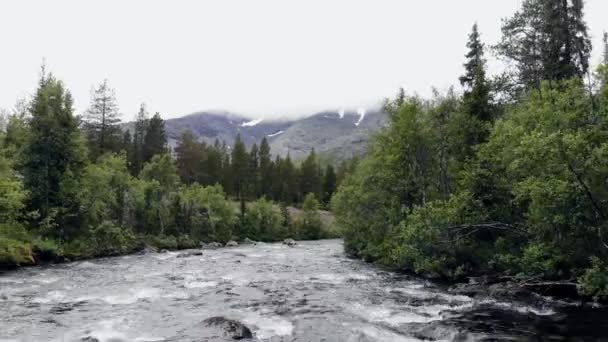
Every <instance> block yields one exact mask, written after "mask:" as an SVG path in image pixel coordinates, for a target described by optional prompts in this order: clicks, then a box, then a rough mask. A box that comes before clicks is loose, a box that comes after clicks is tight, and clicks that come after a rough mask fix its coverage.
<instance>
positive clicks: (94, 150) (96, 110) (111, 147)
mask: <svg viewBox="0 0 608 342" xmlns="http://www.w3.org/2000/svg"><path fill="white" fill-rule="evenodd" d="M119 116H120V114H119V113H118V104H117V103H116V95H115V91H114V89H112V88H110V87H109V86H108V80H107V79H106V80H103V82H102V83H101V84H100V85H99V86H98V87H97V88H94V89H93V90H92V91H91V103H90V105H89V108H88V109H87V112H86V113H85V116H84V119H85V124H84V128H85V131H86V136H87V140H88V144H89V157H90V158H91V160H97V158H98V157H99V156H100V155H102V154H104V153H106V152H117V151H118V150H119V149H120V147H121V138H122V137H121V136H120V128H119V127H118V124H119V123H120V117H119Z"/></svg>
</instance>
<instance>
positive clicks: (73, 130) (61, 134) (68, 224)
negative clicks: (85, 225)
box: [23, 69, 86, 239]
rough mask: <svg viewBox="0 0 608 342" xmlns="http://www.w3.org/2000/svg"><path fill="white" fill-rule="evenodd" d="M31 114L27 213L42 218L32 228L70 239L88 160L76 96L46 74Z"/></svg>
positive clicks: (25, 172)
mask: <svg viewBox="0 0 608 342" xmlns="http://www.w3.org/2000/svg"><path fill="white" fill-rule="evenodd" d="M29 112H30V114H31V120H30V129H31V134H30V135H29V138H28V140H29V141H28V143H27V146H26V147H25V150H26V152H25V155H24V165H23V175H24V181H25V187H26V190H28V193H29V201H28V210H29V211H31V212H36V213H37V214H38V219H37V220H36V222H34V223H37V224H38V225H39V226H40V227H41V228H42V229H43V231H45V232H46V233H49V234H52V235H54V236H57V237H59V238H64V239H69V238H72V237H74V236H75V234H76V233H77V232H78V228H79V217H78V214H79V204H78V200H77V196H76V194H77V191H78V180H79V178H80V174H81V171H82V169H83V167H84V165H85V160H86V148H85V146H84V141H83V140H82V138H81V136H80V132H79V129H78V120H77V118H76V117H74V115H73V109H72V96H71V95H70V93H69V91H67V90H66V89H65V88H64V86H63V83H62V82H60V81H57V80H56V79H55V78H54V77H53V76H52V75H46V73H45V72H44V69H43V73H42V77H41V79H40V82H39V84H38V89H37V90H36V94H35V95H34V98H33V100H32V102H31V105H30V109H29Z"/></svg>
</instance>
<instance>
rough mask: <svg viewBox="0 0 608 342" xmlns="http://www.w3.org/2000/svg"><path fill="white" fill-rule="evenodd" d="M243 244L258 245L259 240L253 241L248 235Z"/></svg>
mask: <svg viewBox="0 0 608 342" xmlns="http://www.w3.org/2000/svg"><path fill="white" fill-rule="evenodd" d="M242 244H243V245H257V244H258V243H257V241H253V240H251V239H250V238H248V237H246V238H245V240H243V242H242Z"/></svg>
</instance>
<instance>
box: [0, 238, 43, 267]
mask: <svg viewBox="0 0 608 342" xmlns="http://www.w3.org/2000/svg"><path fill="white" fill-rule="evenodd" d="M34 263H35V261H34V256H33V255H32V248H31V246H30V244H28V243H25V242H22V241H18V240H13V239H8V238H5V237H0V268H10V267H15V266H26V265H33V264H34Z"/></svg>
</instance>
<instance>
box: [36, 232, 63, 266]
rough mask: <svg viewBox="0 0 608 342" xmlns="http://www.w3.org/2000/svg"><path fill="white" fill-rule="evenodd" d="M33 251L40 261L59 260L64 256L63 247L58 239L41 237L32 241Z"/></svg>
mask: <svg viewBox="0 0 608 342" xmlns="http://www.w3.org/2000/svg"><path fill="white" fill-rule="evenodd" d="M32 251H33V252H34V255H35V256H36V260H38V261H58V260H61V259H62V256H63V249H62V247H61V245H60V244H59V243H58V242H57V241H55V240H52V239H45V238H40V237H38V238H35V239H34V241H32Z"/></svg>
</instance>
